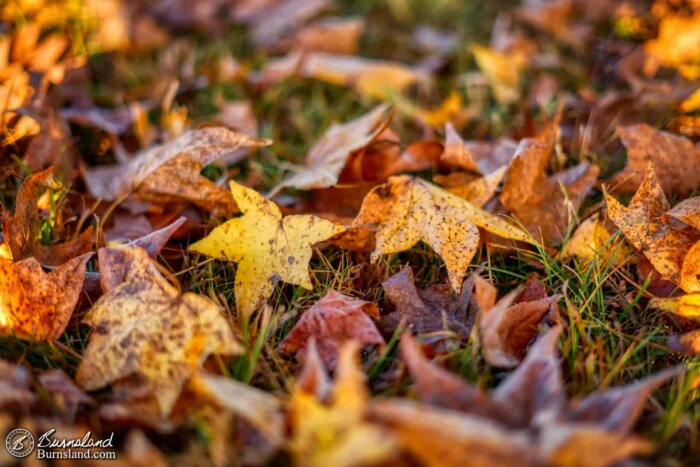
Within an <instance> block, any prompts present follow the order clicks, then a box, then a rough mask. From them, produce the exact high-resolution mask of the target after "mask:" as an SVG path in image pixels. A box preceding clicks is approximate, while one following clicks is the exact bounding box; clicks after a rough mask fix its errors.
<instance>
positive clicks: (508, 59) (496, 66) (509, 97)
mask: <svg viewBox="0 0 700 467" xmlns="http://www.w3.org/2000/svg"><path fill="white" fill-rule="evenodd" d="M470 51H471V52H472V54H474V60H475V61H476V64H477V66H478V67H479V69H480V70H481V72H482V73H483V74H484V76H485V78H486V81H487V82H488V84H489V86H491V89H492V90H493V97H494V98H495V99H496V100H497V101H498V102H500V103H502V104H512V103H514V102H516V101H517V100H518V99H519V98H520V83H521V79H522V78H523V75H524V72H525V69H526V68H527V65H528V61H527V57H526V55H525V54H524V53H523V52H521V51H517V50H511V51H499V50H494V49H490V48H488V47H484V46H482V45H478V44H473V45H472V46H471V47H470Z"/></svg>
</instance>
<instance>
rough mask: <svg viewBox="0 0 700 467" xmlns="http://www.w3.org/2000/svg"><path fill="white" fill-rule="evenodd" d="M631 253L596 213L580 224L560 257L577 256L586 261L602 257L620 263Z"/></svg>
mask: <svg viewBox="0 0 700 467" xmlns="http://www.w3.org/2000/svg"><path fill="white" fill-rule="evenodd" d="M630 253H631V251H630V248H629V247H628V246H627V245H626V244H625V243H624V241H622V239H620V238H615V237H613V234H612V233H611V232H610V231H609V230H608V228H607V227H606V226H605V222H604V221H603V220H601V219H600V217H599V216H598V215H597V214H594V215H593V216H591V217H589V218H587V219H585V220H584V221H583V222H581V224H579V226H578V228H577V229H576V231H574V234H573V235H572V236H571V238H570V239H569V240H568V241H567V242H566V243H565V244H564V247H563V248H562V249H561V252H560V253H559V257H560V258H561V259H564V260H565V259H568V258H571V257H576V258H578V259H580V260H582V261H583V262H584V263H590V262H591V261H595V260H596V259H601V260H603V261H604V262H605V263H606V264H611V265H620V264H622V262H623V261H624V260H625V258H626V257H627V256H628V255H629V254H630Z"/></svg>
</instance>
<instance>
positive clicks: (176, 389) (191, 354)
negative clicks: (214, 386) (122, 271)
mask: <svg viewBox="0 0 700 467" xmlns="http://www.w3.org/2000/svg"><path fill="white" fill-rule="evenodd" d="M84 322H85V323H86V324H89V325H90V326H91V327H92V328H93V331H92V333H91V334H90V337H89V340H88V344H87V348H86V349H85V352H84V354H83V360H82V362H81V364H80V367H79V368H78V373H77V375H76V381H77V382H78V384H80V385H81V386H82V387H83V388H85V389H87V390H94V389H99V388H101V387H103V386H105V385H107V384H109V383H112V382H115V381H118V380H120V379H123V378H127V377H130V376H135V377H137V381H138V382H137V383H136V384H137V385H138V386H139V387H142V388H144V389H145V391H146V392H147V394H148V395H150V396H152V397H157V403H158V407H159V410H160V413H161V414H162V415H164V416H165V415H167V414H168V413H170V410H171V409H172V406H173V404H174V403H175V400H176V399H177V397H178V395H179V394H180V391H181V389H182V387H183V385H184V384H185V382H186V381H187V380H188V378H189V377H190V376H191V374H192V372H193V371H194V370H195V369H196V368H197V367H198V366H200V365H201V364H202V362H203V361H204V359H205V358H206V357H207V356H208V355H209V354H211V353H220V354H227V355H233V354H236V353H239V352H240V351H241V346H240V344H239V343H238V341H237V340H236V338H235V337H234V335H233V332H232V331H231V328H230V327H229V324H228V323H227V322H226V320H225V319H224V317H223V316H222V315H221V312H220V311H219V308H218V307H217V306H216V305H215V304H214V303H212V302H210V301H209V300H207V299H206V298H204V297H202V296H200V295H196V294H193V293H185V294H181V293H180V292H179V291H178V290H177V289H176V288H175V287H173V286H172V285H171V284H170V283H169V282H168V281H167V280H166V279H165V278H164V277H163V276H162V275H161V274H160V272H159V271H158V268H157V267H156V265H155V264H154V263H153V262H152V261H151V259H150V258H149V257H148V255H147V253H146V252H145V251H144V250H143V249H140V248H135V249H134V254H133V262H132V264H131V266H130V267H129V269H128V270H127V272H126V275H125V277H124V282H122V283H121V284H120V285H118V286H116V287H114V288H113V289H111V290H110V291H109V292H107V293H106V294H104V295H103V296H102V297H101V298H100V299H99V300H98V301H97V302H96V303H95V304H94V305H93V307H92V308H91V309H90V310H89V311H88V313H87V314H86V316H85V318H84Z"/></svg>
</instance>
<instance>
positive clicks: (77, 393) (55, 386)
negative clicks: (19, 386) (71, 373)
mask: <svg viewBox="0 0 700 467" xmlns="http://www.w3.org/2000/svg"><path fill="white" fill-rule="evenodd" d="M37 380H38V381H39V383H40V384H41V385H42V386H43V387H44V389H45V390H46V391H47V392H48V393H49V394H50V395H51V397H52V399H53V402H54V403H55V404H56V405H57V406H58V408H59V410H61V412H63V413H64V414H66V415H67V416H68V418H69V419H72V418H73V417H74V416H75V413H76V412H77V410H78V408H79V407H80V406H81V405H87V406H94V405H95V400H94V399H93V398H92V397H90V396H88V395H87V394H85V392H84V391H83V390H82V389H80V388H79V387H78V386H76V385H75V383H74V382H73V380H72V379H70V378H69V377H68V375H66V374H65V373H64V372H63V371H62V370H59V369H53V370H48V371H44V372H42V373H41V374H40V375H39V376H37Z"/></svg>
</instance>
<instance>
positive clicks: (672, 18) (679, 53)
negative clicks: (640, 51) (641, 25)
mask: <svg viewBox="0 0 700 467" xmlns="http://www.w3.org/2000/svg"><path fill="white" fill-rule="evenodd" d="M691 11H692V10H691ZM698 41H700V13H699V12H697V10H695V14H694V15H692V16H688V17H686V16H681V15H674V14H669V15H665V16H664V17H663V18H662V20H661V22H660V24H659V35H658V37H657V38H655V39H652V40H650V41H647V43H646V44H644V50H645V51H646V52H647V53H648V54H649V56H648V58H647V66H648V67H651V68H658V66H659V65H663V66H669V67H674V68H676V69H678V71H679V72H680V73H681V74H682V75H683V76H685V77H686V78H688V79H690V80H697V79H700V65H698V62H700V52H698V48H697V47H695V45H697V43H698ZM694 44H695V45H694Z"/></svg>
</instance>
